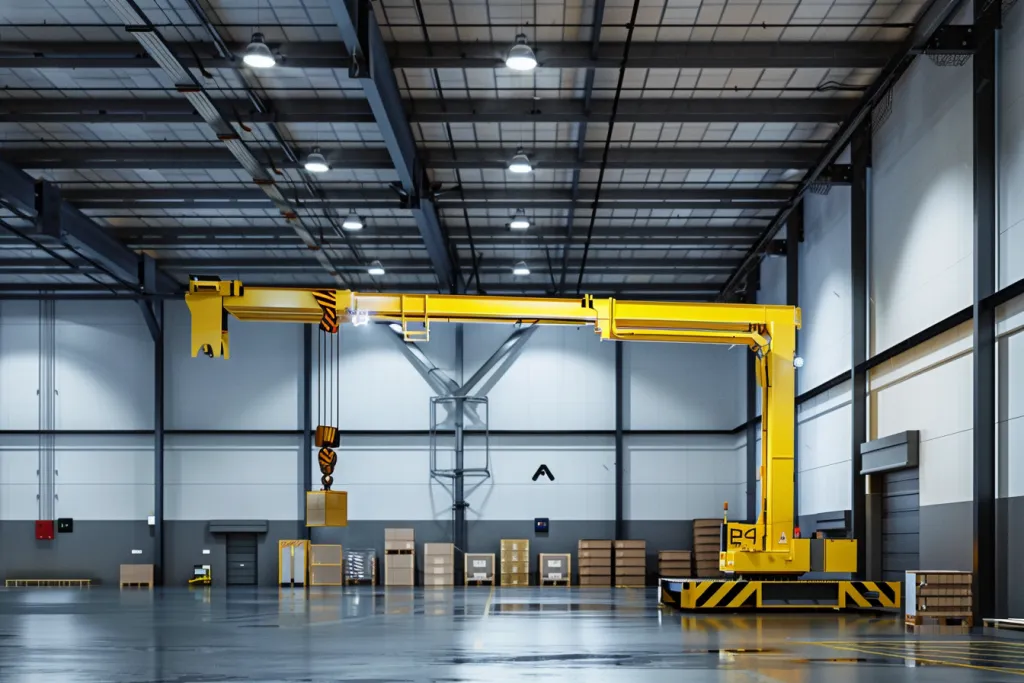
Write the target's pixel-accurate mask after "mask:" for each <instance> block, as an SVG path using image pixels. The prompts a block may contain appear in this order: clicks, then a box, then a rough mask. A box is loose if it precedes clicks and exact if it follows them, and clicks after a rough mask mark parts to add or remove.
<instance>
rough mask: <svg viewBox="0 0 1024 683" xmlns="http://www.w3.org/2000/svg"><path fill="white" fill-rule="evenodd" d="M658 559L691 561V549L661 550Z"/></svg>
mask: <svg viewBox="0 0 1024 683" xmlns="http://www.w3.org/2000/svg"><path fill="white" fill-rule="evenodd" d="M658 560H659V561H663V562H689V561H690V551H689V550H659V551H658Z"/></svg>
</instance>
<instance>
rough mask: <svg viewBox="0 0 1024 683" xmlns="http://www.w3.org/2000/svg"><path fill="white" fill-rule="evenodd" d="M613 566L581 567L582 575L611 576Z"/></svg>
mask: <svg viewBox="0 0 1024 683" xmlns="http://www.w3.org/2000/svg"><path fill="white" fill-rule="evenodd" d="M611 575H612V568H611V567H583V566H581V567H580V576H611Z"/></svg>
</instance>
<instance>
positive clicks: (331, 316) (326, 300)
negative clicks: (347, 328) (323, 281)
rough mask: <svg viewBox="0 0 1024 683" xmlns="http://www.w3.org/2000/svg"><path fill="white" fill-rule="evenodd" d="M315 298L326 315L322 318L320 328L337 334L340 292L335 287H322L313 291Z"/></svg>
mask: <svg viewBox="0 0 1024 683" xmlns="http://www.w3.org/2000/svg"><path fill="white" fill-rule="evenodd" d="M313 299H314V300H316V302H317V303H318V304H319V305H320V308H321V309H323V312H324V316H323V317H322V318H320V329H321V330H323V331H324V332H327V333H329V334H337V332H338V293H337V292H336V291H334V290H333V289H322V290H318V291H315V292H313Z"/></svg>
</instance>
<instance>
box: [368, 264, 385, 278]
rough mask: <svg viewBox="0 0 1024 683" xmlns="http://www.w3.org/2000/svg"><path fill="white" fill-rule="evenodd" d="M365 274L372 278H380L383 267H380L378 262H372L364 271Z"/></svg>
mask: <svg viewBox="0 0 1024 683" xmlns="http://www.w3.org/2000/svg"><path fill="white" fill-rule="evenodd" d="M366 272H367V273H369V274H370V275H372V276H374V277H380V276H382V275H383V274H384V266H383V265H381V262H380V261H373V262H372V263H370V266H369V267H368V268H367V269H366Z"/></svg>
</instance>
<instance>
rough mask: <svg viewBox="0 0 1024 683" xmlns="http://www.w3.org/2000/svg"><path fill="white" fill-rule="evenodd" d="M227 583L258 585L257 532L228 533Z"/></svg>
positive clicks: (231, 584)
mask: <svg viewBox="0 0 1024 683" xmlns="http://www.w3.org/2000/svg"><path fill="white" fill-rule="evenodd" d="M227 551H228V566H227V584H228V585H229V586H255V585H256V534H240V533H234V534H227Z"/></svg>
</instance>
